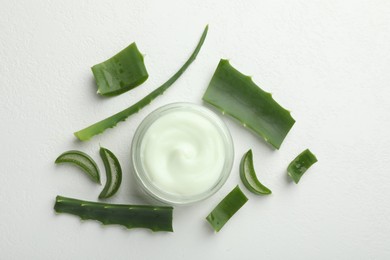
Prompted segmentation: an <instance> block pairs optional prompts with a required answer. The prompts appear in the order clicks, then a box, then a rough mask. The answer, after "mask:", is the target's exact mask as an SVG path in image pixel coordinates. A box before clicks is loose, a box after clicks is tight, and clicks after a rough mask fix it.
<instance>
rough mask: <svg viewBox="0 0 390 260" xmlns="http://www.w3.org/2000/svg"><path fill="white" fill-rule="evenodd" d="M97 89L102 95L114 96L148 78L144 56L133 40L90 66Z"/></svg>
mask: <svg viewBox="0 0 390 260" xmlns="http://www.w3.org/2000/svg"><path fill="white" fill-rule="evenodd" d="M91 69H92V73H93V76H94V77H95V80H96V84H97V86H98V91H97V93H99V94H100V95H102V96H116V95H119V94H122V93H124V92H126V91H128V90H130V89H133V88H135V87H136V86H138V85H140V84H142V83H143V82H145V80H147V78H148V76H149V75H148V72H147V71H146V68H145V63H144V56H143V55H142V54H141V53H140V52H139V50H138V48H137V45H136V44H135V42H133V43H132V44H130V45H129V46H128V47H126V48H125V49H123V50H122V51H120V52H119V53H118V54H116V55H115V56H113V57H112V58H110V59H108V60H106V61H104V62H102V63H99V64H96V65H95V66H93V67H92V68H91Z"/></svg>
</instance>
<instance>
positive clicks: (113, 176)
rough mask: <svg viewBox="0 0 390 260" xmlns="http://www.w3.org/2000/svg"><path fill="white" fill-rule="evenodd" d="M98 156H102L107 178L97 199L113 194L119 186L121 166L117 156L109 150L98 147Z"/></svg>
mask: <svg viewBox="0 0 390 260" xmlns="http://www.w3.org/2000/svg"><path fill="white" fill-rule="evenodd" d="M100 157H102V160H103V163H104V168H105V169H106V176H107V180H106V185H104V188H103V190H102V192H101V193H100V195H99V199H106V198H109V197H111V196H113V195H114V194H115V193H116V192H117V191H118V189H119V187H120V186H121V183H122V168H121V165H120V164H119V161H118V158H116V156H115V155H114V154H113V153H112V152H111V151H110V150H108V149H106V148H103V147H100Z"/></svg>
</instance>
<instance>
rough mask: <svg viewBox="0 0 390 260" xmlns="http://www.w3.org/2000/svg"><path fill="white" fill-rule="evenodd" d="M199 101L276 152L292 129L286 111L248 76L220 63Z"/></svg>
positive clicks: (224, 62)
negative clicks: (262, 140)
mask: <svg viewBox="0 0 390 260" xmlns="http://www.w3.org/2000/svg"><path fill="white" fill-rule="evenodd" d="M203 100H204V101H206V102H207V103H209V104H211V105H213V106H215V107H216V108H217V109H219V110H221V112H222V113H223V114H228V115H230V116H232V117H233V118H235V119H237V120H238V121H239V122H241V124H242V125H243V126H245V127H247V128H249V129H251V130H252V131H254V132H255V133H256V134H258V135H260V136H261V137H263V138H264V140H265V141H267V142H268V143H270V144H271V145H272V146H274V147H275V148H276V149H279V148H280V145H281V144H282V142H283V140H284V138H285V137H286V135H287V133H288V132H289V131H290V129H291V127H292V126H293V125H294V123H295V120H294V119H293V118H292V116H291V114H290V112H289V111H287V110H286V109H284V108H283V107H281V106H280V105H279V104H278V103H277V102H276V101H275V100H274V99H273V98H272V96H271V94H270V93H267V92H265V91H264V90H262V89H261V88H259V87H258V86H257V85H256V84H255V83H254V82H253V81H252V79H251V78H250V77H249V76H246V75H244V74H242V73H241V72H239V71H238V70H236V69H235V68H233V67H232V66H231V65H230V63H229V61H228V60H223V59H222V60H221V61H220V62H219V64H218V67H217V69H216V71H215V73H214V75H213V77H212V79H211V81H210V84H209V86H208V88H207V90H206V93H205V94H204V96H203Z"/></svg>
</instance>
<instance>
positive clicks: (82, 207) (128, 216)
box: [54, 196, 173, 232]
mask: <svg viewBox="0 0 390 260" xmlns="http://www.w3.org/2000/svg"><path fill="white" fill-rule="evenodd" d="M54 210H55V211H56V212H57V213H69V214H72V215H76V216H79V217H80V218H81V219H82V220H86V219H92V220H97V221H100V222H101V223H102V224H103V225H111V224H117V225H122V226H125V227H127V228H128V229H130V228H147V229H150V230H152V231H169V232H173V229H172V211H173V208H172V207H165V206H164V207H160V206H148V205H124V204H108V203H99V202H90V201H83V200H77V199H72V198H67V197H62V196H57V197H56V202H55V205H54Z"/></svg>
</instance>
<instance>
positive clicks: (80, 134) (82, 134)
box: [74, 26, 208, 141]
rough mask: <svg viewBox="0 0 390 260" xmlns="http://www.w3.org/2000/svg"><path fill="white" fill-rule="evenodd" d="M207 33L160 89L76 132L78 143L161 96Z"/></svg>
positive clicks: (189, 62) (99, 132)
mask: <svg viewBox="0 0 390 260" xmlns="http://www.w3.org/2000/svg"><path fill="white" fill-rule="evenodd" d="M207 31H208V26H206V28H205V29H204V31H203V34H202V36H201V38H200V40H199V43H198V45H197V46H196V48H195V50H194V52H193V53H192V55H191V56H190V57H189V58H188V60H187V61H186V62H185V63H184V65H183V66H182V67H181V68H180V69H179V70H178V71H177V72H176V73H175V74H174V75H173V76H172V77H171V78H169V79H168V80H167V81H166V82H165V83H164V84H162V85H161V86H160V87H158V88H157V89H155V90H154V91H152V92H151V93H149V94H148V95H147V96H145V97H144V98H143V99H141V100H140V101H138V102H137V103H135V104H134V105H132V106H130V107H128V108H126V109H124V110H122V111H120V112H118V113H116V114H115V115H112V116H110V117H107V118H106V119H103V120H102V121H99V122H97V123H95V124H93V125H91V126H88V127H86V128H84V129H82V130H80V131H77V132H75V133H74V135H75V136H76V137H77V138H78V139H79V140H80V141H87V140H89V139H91V138H92V137H93V136H95V135H97V134H101V133H103V132H104V131H105V130H107V129H108V128H113V127H115V126H116V125H117V124H118V123H119V122H121V121H125V120H126V119H127V118H128V117H129V116H131V115H133V114H135V113H137V112H138V111H140V110H141V109H142V108H144V107H146V106H147V105H149V104H150V103H151V102H152V101H153V100H154V99H155V98H156V97H158V96H160V95H162V94H163V93H164V92H165V91H166V90H167V89H168V88H169V87H170V86H172V84H173V83H175V81H176V80H177V79H178V78H179V77H180V76H181V75H182V74H183V73H184V72H185V71H186V70H187V68H188V67H189V66H190V65H191V63H192V62H193V61H194V60H195V59H196V57H197V56H198V53H199V51H200V49H201V48H202V45H203V43H204V41H205V39H206V36H207Z"/></svg>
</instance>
